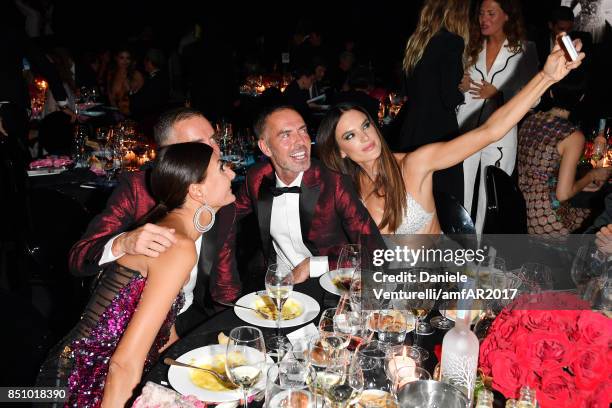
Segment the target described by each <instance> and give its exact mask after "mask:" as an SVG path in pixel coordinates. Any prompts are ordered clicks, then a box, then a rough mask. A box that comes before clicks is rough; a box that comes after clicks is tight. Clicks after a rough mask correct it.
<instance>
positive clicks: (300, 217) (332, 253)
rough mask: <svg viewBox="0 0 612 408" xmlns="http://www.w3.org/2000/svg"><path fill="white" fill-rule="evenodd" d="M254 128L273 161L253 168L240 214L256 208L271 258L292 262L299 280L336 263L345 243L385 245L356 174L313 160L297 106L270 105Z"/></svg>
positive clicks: (242, 193) (238, 203) (240, 194)
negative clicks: (358, 188) (362, 198)
mask: <svg viewBox="0 0 612 408" xmlns="http://www.w3.org/2000/svg"><path fill="white" fill-rule="evenodd" d="M254 130H255V134H256V135H257V137H258V138H259V142H258V144H259V148H260V149H261V151H262V152H263V153H264V154H265V155H266V156H268V157H269V158H270V162H271V163H265V164H260V165H257V166H254V167H252V168H251V169H249V171H248V172H247V175H246V181H245V183H244V184H243V185H242V186H241V188H240V190H239V191H238V194H237V196H236V197H237V199H236V215H237V218H241V217H244V216H246V215H248V214H250V213H252V212H255V214H256V215H257V219H258V221H259V233H260V236H261V241H262V246H263V250H264V255H265V257H266V259H270V257H271V256H274V255H276V258H277V260H278V261H282V262H284V263H286V264H288V265H291V266H292V267H293V276H294V279H295V282H296V283H299V282H303V281H305V280H307V279H308V277H318V276H320V275H322V274H323V273H325V272H327V271H328V269H333V268H334V265H335V263H336V262H337V257H338V253H337V251H338V250H339V247H340V246H342V245H343V244H348V243H360V242H361V243H363V245H364V246H365V247H366V248H368V250H372V249H375V248H382V247H384V244H383V243H382V239H381V237H380V234H379V232H378V229H377V228H376V224H374V222H373V221H372V218H370V216H369V214H368V212H367V211H366V209H365V208H364V207H363V205H362V204H361V203H360V202H359V198H358V197H357V194H356V193H355V189H354V187H353V185H352V184H351V183H350V180H348V179H346V178H345V177H344V176H342V175H340V174H338V173H335V172H332V171H329V170H328V169H327V168H325V167H324V166H322V165H321V164H319V163H318V162H312V161H311V159H310V146H311V142H310V136H309V135H308V129H307V127H306V124H305V123H304V119H302V117H301V116H300V114H299V113H298V112H297V111H295V110H294V109H293V108H291V107H288V106H281V107H274V108H269V109H268V110H266V111H264V112H263V113H262V114H261V115H260V116H259V118H258V119H257V120H256V122H255V125H254Z"/></svg>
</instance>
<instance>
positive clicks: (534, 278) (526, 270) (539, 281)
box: [519, 262, 603, 293]
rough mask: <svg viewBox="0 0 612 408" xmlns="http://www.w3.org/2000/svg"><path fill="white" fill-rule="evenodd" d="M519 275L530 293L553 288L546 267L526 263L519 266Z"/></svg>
mask: <svg viewBox="0 0 612 408" xmlns="http://www.w3.org/2000/svg"><path fill="white" fill-rule="evenodd" d="M602 270H603V269H602ZM519 274H520V276H521V279H522V280H523V284H525V285H526V286H527V289H528V290H529V291H530V292H532V293H540V292H542V291H546V290H552V288H553V280H552V272H551V271H550V268H549V267H548V266H546V265H542V264H539V263H535V262H527V263H525V264H523V265H522V266H521V271H520V272H519Z"/></svg>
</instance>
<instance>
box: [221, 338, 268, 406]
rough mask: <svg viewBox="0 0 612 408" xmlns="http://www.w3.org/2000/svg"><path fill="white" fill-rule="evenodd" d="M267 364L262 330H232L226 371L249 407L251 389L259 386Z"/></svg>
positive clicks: (226, 358) (226, 359) (228, 343)
mask: <svg viewBox="0 0 612 408" xmlns="http://www.w3.org/2000/svg"><path fill="white" fill-rule="evenodd" d="M265 364H266V345H265V342H264V337H263V334H262V333H261V330H259V329H258V328H256V327H251V326H240V327H236V328H234V329H232V331H230V334H229V339H228V342H227V349H226V353H225V370H226V372H227V376H228V377H229V379H230V381H231V382H233V383H234V384H236V385H237V386H238V387H239V388H240V389H241V390H242V395H243V399H244V407H245V408H247V407H248V397H249V391H250V390H251V388H253V387H254V386H255V384H257V382H258V381H259V379H260V377H261V374H262V372H263V370H264V368H265Z"/></svg>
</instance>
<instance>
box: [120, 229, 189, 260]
mask: <svg viewBox="0 0 612 408" xmlns="http://www.w3.org/2000/svg"><path fill="white" fill-rule="evenodd" d="M176 242H177V239H176V237H175V235H174V229H173V228H166V227H161V226H159V225H155V224H145V225H143V226H142V227H139V228H136V229H135V230H133V231H130V232H126V233H125V234H123V235H121V236H119V237H117V239H115V241H114V242H113V247H112V252H113V255H115V256H119V254H128V255H145V256H149V257H152V258H156V257H158V256H159V254H160V253H161V252H164V251H166V249H167V248H170V247H171V246H172V245H174V244H175V243H176Z"/></svg>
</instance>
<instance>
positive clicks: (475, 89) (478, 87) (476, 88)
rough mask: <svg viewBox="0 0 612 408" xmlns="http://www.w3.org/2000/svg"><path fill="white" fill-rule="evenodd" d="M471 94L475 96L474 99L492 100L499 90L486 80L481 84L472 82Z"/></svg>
mask: <svg viewBox="0 0 612 408" xmlns="http://www.w3.org/2000/svg"><path fill="white" fill-rule="evenodd" d="M470 94H472V95H474V99H491V98H493V97H494V96H495V95H497V88H496V87H495V86H493V84H491V83H490V82H487V81H485V80H484V79H483V80H482V83H480V84H479V83H478V82H474V81H472V80H470Z"/></svg>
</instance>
